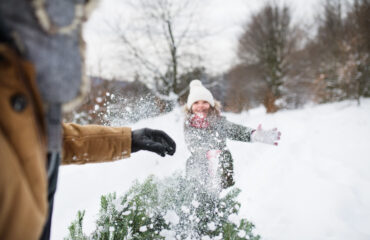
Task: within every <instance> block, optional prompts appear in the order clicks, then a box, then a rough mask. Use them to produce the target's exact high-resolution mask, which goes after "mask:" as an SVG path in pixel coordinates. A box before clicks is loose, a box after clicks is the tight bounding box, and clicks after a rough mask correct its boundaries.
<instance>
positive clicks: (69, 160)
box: [62, 123, 131, 164]
mask: <svg viewBox="0 0 370 240" xmlns="http://www.w3.org/2000/svg"><path fill="white" fill-rule="evenodd" d="M62 126H63V154H62V156H63V157H62V164H84V163H97V162H108V161H114V160H118V159H122V158H127V157H130V154H131V128H128V127H107V126H99V125H84V126H83V125H78V124H74V123H63V124H62Z"/></svg>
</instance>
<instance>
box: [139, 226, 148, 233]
mask: <svg viewBox="0 0 370 240" xmlns="http://www.w3.org/2000/svg"><path fill="white" fill-rule="evenodd" d="M146 230H148V228H147V227H146V226H141V227H140V229H139V231H140V232H146Z"/></svg>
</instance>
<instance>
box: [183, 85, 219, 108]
mask: <svg viewBox="0 0 370 240" xmlns="http://www.w3.org/2000/svg"><path fill="white" fill-rule="evenodd" d="M200 100H203V101H207V102H208V103H209V104H210V105H211V106H212V107H214V106H215V101H214V99H213V96H212V93H211V92H210V91H209V90H208V89H207V88H205V87H204V86H203V84H202V82H201V81H199V80H193V81H191V82H190V90H189V96H188V101H187V103H186V105H187V107H188V108H189V109H191V106H192V105H193V103H195V102H196V101H200Z"/></svg>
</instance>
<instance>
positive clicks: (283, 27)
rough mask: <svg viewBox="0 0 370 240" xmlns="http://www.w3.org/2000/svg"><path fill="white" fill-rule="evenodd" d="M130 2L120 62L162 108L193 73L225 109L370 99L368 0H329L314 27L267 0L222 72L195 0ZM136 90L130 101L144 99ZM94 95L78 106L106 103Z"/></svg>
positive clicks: (120, 34) (178, 96)
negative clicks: (207, 51) (208, 62)
mask: <svg viewBox="0 0 370 240" xmlns="http://www.w3.org/2000/svg"><path fill="white" fill-rule="evenodd" d="M127 1H129V2H130V6H131V7H132V8H133V9H134V10H133V12H134V14H133V16H134V18H132V19H131V21H127V20H125V22H120V21H116V24H113V25H111V26H110V27H111V29H112V30H113V31H114V32H115V33H116V36H117V39H118V43H119V45H120V46H121V47H120V48H119V49H118V50H117V53H119V55H120V56H121V61H122V63H123V67H124V68H126V69H127V70H128V71H129V70H130V71H132V72H134V73H135V75H134V77H133V79H132V80H135V81H134V82H135V83H136V84H137V83H139V82H140V83H143V84H145V85H146V86H148V89H147V90H146V91H145V94H146V95H148V94H149V95H150V94H151V95H154V97H150V99H152V98H153V99H154V98H155V99H157V100H155V102H158V104H157V105H158V108H159V109H160V110H159V111H168V109H171V107H170V108H168V107H163V106H167V105H168V104H169V102H172V103H170V104H169V105H168V106H170V105H171V106H173V101H178V102H179V103H180V104H183V103H184V102H186V96H187V93H188V85H189V82H190V81H191V80H192V79H200V80H201V81H202V82H203V84H205V85H206V86H207V87H208V88H210V90H211V91H212V92H213V93H214V95H215V97H216V98H217V99H218V100H220V101H221V103H222V104H223V105H224V110H226V111H233V112H240V111H242V110H248V109H250V108H252V107H256V106H259V105H261V104H263V105H264V106H265V108H266V111H267V112H269V113H273V112H276V111H278V110H279V109H282V108H298V107H300V106H302V105H304V104H305V103H307V102H316V103H325V102H332V101H340V100H344V99H356V100H357V101H358V102H359V103H360V99H361V97H370V17H369V16H370V0H352V1H351V2H346V4H344V1H345V0H325V1H324V2H323V3H322V5H321V10H319V11H317V18H316V23H315V28H314V29H315V32H314V33H313V31H314V30H312V29H310V30H307V29H305V28H304V27H303V25H302V24H300V23H296V24H293V21H292V13H291V9H290V8H289V7H288V6H287V5H280V4H277V3H276V2H268V3H266V4H265V5H264V6H263V7H262V8H261V9H260V10H259V11H257V12H255V13H254V14H253V15H252V17H251V18H250V19H248V21H247V22H245V24H244V25H243V26H242V27H243V28H242V33H241V35H240V36H239V38H238V42H237V46H236V55H235V56H236V59H237V60H238V61H237V62H238V64H236V65H234V66H232V67H231V68H230V69H229V70H228V71H227V72H225V73H223V74H219V75H215V74H212V73H211V72H209V71H208V70H207V69H206V68H205V67H204V60H205V59H203V57H202V52H203V50H204V47H202V40H203V39H204V38H205V37H207V34H206V31H205V30H204V29H201V27H202V26H201V25H202V22H201V21H199V15H201V14H205V13H206V11H204V9H203V10H202V9H200V5H199V4H197V3H199V2H198V1H194V0H135V1H133V0H132V1H131V0H127ZM200 10H201V11H200ZM121 50H122V52H121ZM120 80H130V79H120ZM106 85H107V84H100V85H99V87H104V86H106ZM108 85H109V84H108ZM108 85H107V86H108ZM112 86H113V85H112ZM114 86H116V85H114ZM135 86H136V85H135ZM99 91H100V92H104V93H105V92H108V93H109V92H111V91H112V89H108V87H107V88H106V89H101V90H99ZM125 91H127V89H126V90H125ZM135 91H136V90H135ZM135 91H133V94H131V95H132V96H133V97H130V101H127V102H133V103H138V102H140V101H138V100H137V99H135V96H137V95H140V94H137V93H138V92H137V91H136V92H135ZM124 95H127V96H131V95H130V93H128V92H125V93H124ZM137 97H138V98H139V99H140V96H137ZM91 99H92V100H91ZM91 99H90V100H88V101H87V102H86V104H85V105H89V106H83V107H82V108H81V109H90V110H89V111H92V112H94V111H95V112H97V111H96V110H94V109H95V108H97V106H98V107H99V106H100V105H101V107H100V108H99V109H103V110H104V109H105V108H104V106H103V105H104V102H98V103H97V102H96V101H95V100H96V99H100V97H99V96H95V95H94V97H92V98H91ZM94 99H95V100H94ZM150 101H152V100H150ZM152 102H153V101H152ZM138 105H140V104H134V105H133V106H138ZM129 109H131V105H130V107H129ZM138 111H143V109H142V108H140V109H139V110H138ZM138 111H135V110H133V112H138ZM122 112H125V111H122Z"/></svg>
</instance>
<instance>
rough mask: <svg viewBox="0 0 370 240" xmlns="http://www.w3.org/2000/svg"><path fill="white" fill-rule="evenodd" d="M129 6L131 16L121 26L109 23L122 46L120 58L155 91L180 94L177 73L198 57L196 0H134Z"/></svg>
mask: <svg viewBox="0 0 370 240" xmlns="http://www.w3.org/2000/svg"><path fill="white" fill-rule="evenodd" d="M129 6H130V7H132V9H133V12H134V16H135V17H133V18H131V20H130V21H129V22H128V24H126V25H125V26H124V25H123V24H121V23H120V22H117V24H116V25H115V26H113V27H114V29H115V32H116V33H117V34H118V36H119V41H120V42H121V43H122V44H121V46H122V47H123V49H124V51H123V52H122V53H121V55H122V56H123V58H124V59H123V60H124V61H125V62H126V63H127V62H128V63H129V64H130V67H131V68H132V69H134V70H135V71H136V74H137V75H138V76H140V78H141V80H143V81H146V82H147V83H149V84H150V85H151V86H152V87H153V88H154V89H155V90H156V91H157V93H159V94H163V95H168V94H170V93H171V92H172V93H175V94H178V93H180V92H181V91H182V88H183V85H184V84H182V83H181V78H180V76H181V75H183V74H186V73H187V72H191V71H193V69H195V68H196V67H199V66H200V63H201V60H202V58H201V56H200V54H199V52H200V47H199V41H200V39H201V38H202V37H201V33H200V30H199V29H198V25H199V23H197V22H196V21H195V18H196V13H197V12H196V11H197V10H198V5H197V1H193V0H135V1H131V2H130V4H129ZM125 22H127V20H125ZM197 24H198V25H197Z"/></svg>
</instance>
